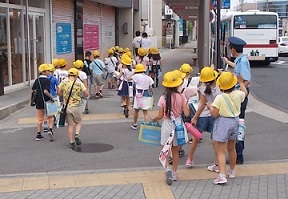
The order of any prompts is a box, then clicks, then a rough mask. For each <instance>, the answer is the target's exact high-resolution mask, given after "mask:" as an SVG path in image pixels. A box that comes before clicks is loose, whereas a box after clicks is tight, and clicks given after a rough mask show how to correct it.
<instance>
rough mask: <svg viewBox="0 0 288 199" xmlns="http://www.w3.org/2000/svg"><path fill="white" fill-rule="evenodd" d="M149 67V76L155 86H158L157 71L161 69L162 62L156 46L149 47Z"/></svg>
mask: <svg viewBox="0 0 288 199" xmlns="http://www.w3.org/2000/svg"><path fill="white" fill-rule="evenodd" d="M150 52H151V55H152V56H151V58H150V62H151V68H150V71H149V72H150V76H151V78H152V79H153V80H154V81H155V87H156V88H157V87H158V81H159V77H158V75H159V73H160V71H161V70H162V62H161V56H160V53H159V50H158V49H157V48H151V50H150ZM153 86H154V85H153Z"/></svg>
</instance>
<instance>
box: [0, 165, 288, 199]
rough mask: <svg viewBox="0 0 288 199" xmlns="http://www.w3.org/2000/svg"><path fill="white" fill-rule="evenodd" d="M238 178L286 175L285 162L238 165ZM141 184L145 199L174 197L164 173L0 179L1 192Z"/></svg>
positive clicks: (202, 174) (189, 174) (187, 175)
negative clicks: (166, 182)
mask: <svg viewBox="0 0 288 199" xmlns="http://www.w3.org/2000/svg"><path fill="white" fill-rule="evenodd" d="M236 172H237V176H239V177H240V176H242V177H243V176H256V175H271V174H286V173H288V162H276V163H258V164H245V165H237V167H236ZM216 175H217V174H216V173H213V172H209V171H207V169H206V168H197V167H196V168H192V169H186V168H184V169H179V170H178V180H183V181H184V180H197V179H213V178H215V177H216ZM135 183H141V184H142V185H143V189H144V192H145V196H146V198H148V199H154V198H168V199H170V198H174V197H173V194H172V192H171V190H170V188H169V186H167V185H166V184H165V179H164V171H163V170H151V171H133V172H119V173H100V174H81V175H80V174H75V175H63V176H61V175H59V176H50V175H47V176H40V177H21V178H0V192H15V191H24V190H38V189H39V190H40V189H60V188H71V187H88V186H100V185H119V184H135Z"/></svg>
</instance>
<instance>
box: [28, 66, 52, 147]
mask: <svg viewBox="0 0 288 199" xmlns="http://www.w3.org/2000/svg"><path fill="white" fill-rule="evenodd" d="M38 72H39V74H40V75H39V77H38V78H37V79H36V80H35V81H34V84H33V86H32V90H31V92H33V91H35V90H36V92H37V98H36V118H37V135H36V141H40V140H43V139H44V137H43V136H42V134H41V128H42V124H43V122H44V118H45V113H44V102H46V101H49V100H51V101H54V100H53V96H52V95H51V94H50V93H49V91H50V81H49V80H48V79H47V75H48V73H49V66H48V64H41V65H40V66H39V67H38ZM46 120H47V122H48V128H49V129H48V132H47V133H48V136H49V139H50V141H53V140H54V133H53V130H52V127H53V116H47V118H46Z"/></svg>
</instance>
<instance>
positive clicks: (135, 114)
mask: <svg viewBox="0 0 288 199" xmlns="http://www.w3.org/2000/svg"><path fill="white" fill-rule="evenodd" d="M138 113H139V109H134V123H133V124H135V125H137V123H138V121H137V120H138Z"/></svg>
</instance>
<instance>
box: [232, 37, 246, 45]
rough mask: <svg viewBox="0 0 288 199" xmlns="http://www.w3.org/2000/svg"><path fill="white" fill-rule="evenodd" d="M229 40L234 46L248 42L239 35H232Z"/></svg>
mask: <svg viewBox="0 0 288 199" xmlns="http://www.w3.org/2000/svg"><path fill="white" fill-rule="evenodd" d="M228 41H229V42H230V45H232V46H242V47H243V46H245V45H246V42H245V41H244V40H243V39H240V38H238V37H230V38H229V39H228Z"/></svg>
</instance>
